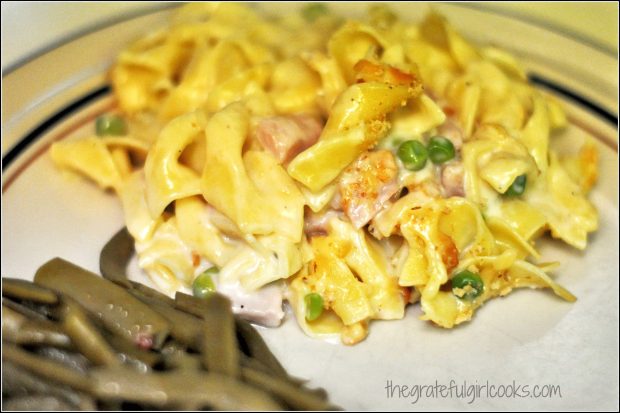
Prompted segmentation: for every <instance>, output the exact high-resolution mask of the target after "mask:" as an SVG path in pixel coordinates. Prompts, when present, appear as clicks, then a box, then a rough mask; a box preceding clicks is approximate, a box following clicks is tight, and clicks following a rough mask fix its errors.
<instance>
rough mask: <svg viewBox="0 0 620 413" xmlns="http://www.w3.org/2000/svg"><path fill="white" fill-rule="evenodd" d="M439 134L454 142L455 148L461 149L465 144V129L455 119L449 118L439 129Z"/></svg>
mask: <svg viewBox="0 0 620 413" xmlns="http://www.w3.org/2000/svg"><path fill="white" fill-rule="evenodd" d="M437 134H439V135H441V136H443V137H445V138H446V139H448V140H449V141H450V142H452V144H453V145H454V149H456V150H457V151H460V150H461V147H462V146H463V130H462V129H461V127H460V126H459V124H458V123H457V122H456V121H455V120H453V119H451V118H447V119H446V121H445V122H444V123H443V124H442V125H441V126H439V128H438V129H437Z"/></svg>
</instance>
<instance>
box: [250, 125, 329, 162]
mask: <svg viewBox="0 0 620 413" xmlns="http://www.w3.org/2000/svg"><path fill="white" fill-rule="evenodd" d="M322 130H323V125H322V124H321V122H320V121H319V120H318V119H316V118H314V117H312V116H308V115H294V116H273V117H269V118H264V119H261V120H260V121H259V123H258V126H257V128H256V138H257V139H258V141H259V142H260V143H261V145H262V146H263V147H264V148H265V149H267V150H269V151H270V152H271V153H272V154H273V156H275V158H276V159H277V160H278V162H280V163H287V162H289V161H290V160H292V159H293V158H294V157H295V156H297V155H298V154H299V153H301V152H303V151H304V150H306V149H307V148H309V147H310V146H312V145H314V144H315V143H316V141H317V140H318V139H319V136H320V135H321V131H322Z"/></svg>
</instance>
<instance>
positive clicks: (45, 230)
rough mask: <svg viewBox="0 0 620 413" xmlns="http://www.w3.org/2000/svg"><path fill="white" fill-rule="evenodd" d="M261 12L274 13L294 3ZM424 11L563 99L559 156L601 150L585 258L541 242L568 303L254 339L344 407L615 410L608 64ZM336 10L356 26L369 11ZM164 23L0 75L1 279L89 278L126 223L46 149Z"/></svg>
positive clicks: (155, 15)
mask: <svg viewBox="0 0 620 413" xmlns="http://www.w3.org/2000/svg"><path fill="white" fill-rule="evenodd" d="M259 7H266V8H269V9H270V10H272V11H276V12H282V11H284V9H288V8H293V7H297V6H296V5H293V4H284V5H278V6H275V5H261V6H259ZM433 7H434V8H435V9H437V10H438V11H439V12H441V13H443V14H444V15H446V16H447V17H448V19H449V20H450V21H451V22H452V23H453V24H454V25H455V26H456V27H457V28H458V29H459V30H461V32H462V33H463V34H464V35H465V36H466V37H469V38H471V39H472V40H474V41H476V42H481V43H485V44H488V43H494V44H497V45H499V46H501V47H503V48H506V49H508V50H510V51H512V52H513V53H514V54H516V55H517V56H518V57H519V58H520V59H521V60H522V61H523V62H524V64H525V65H526V67H527V69H528V73H529V74H530V76H531V79H532V80H533V81H535V82H536V83H537V84H539V85H540V86H541V87H542V88H545V89H547V90H549V91H550V92H551V93H553V94H555V95H556V96H557V97H558V98H560V99H562V100H563V101H564V103H565V105H566V108H567V113H568V117H569V123H570V125H569V126H568V128H567V129H566V130H565V131H563V132H561V133H559V134H558V135H557V136H555V137H553V145H555V146H557V147H559V148H561V149H563V148H570V147H572V146H575V145H577V144H578V143H579V142H580V141H581V140H582V139H583V137H584V136H585V135H590V136H592V137H594V138H596V141H597V145H598V147H599V150H600V155H601V159H600V177H599V181H598V184H597V186H596V187H595V189H594V191H593V193H592V195H591V199H592V200H593V202H594V204H595V205H596V207H597V209H598V211H599V214H600V229H599V231H598V232H596V233H595V234H593V235H592V236H591V237H590V244H589V246H588V249H587V250H586V251H585V252H583V253H580V252H577V251H575V250H572V249H570V248H568V247H566V246H564V245H562V244H560V243H559V242H555V241H553V240H551V239H544V240H543V241H542V244H543V245H542V250H543V251H542V252H543V256H544V257H545V258H546V259H548V260H558V261H560V262H561V264H562V265H561V267H560V268H559V269H558V270H557V271H556V274H557V280H558V281H559V282H560V283H561V284H562V285H564V286H565V287H566V288H568V289H569V290H570V291H571V292H573V293H574V294H575V295H576V296H577V297H578V301H577V302H576V303H574V304H569V303H566V302H564V301H562V300H560V299H558V298H556V297H555V296H553V294H552V293H550V292H546V291H540V290H538V291H533V290H520V291H517V292H515V293H513V294H511V295H509V296H508V297H505V298H500V299H496V300H492V301H491V302H489V303H488V304H486V305H485V306H484V307H483V308H482V309H480V310H479V311H478V312H477V313H476V315H475V316H474V319H473V320H472V322H470V323H467V324H465V325H462V326H460V327H458V328H455V329H453V330H443V329H441V328H438V327H434V326H432V325H430V324H428V323H426V322H422V321H420V320H418V317H419V316H420V315H421V310H420V308H419V306H410V307H409V308H408V310H407V314H406V317H405V319H404V320H400V321H389V322H386V321H375V322H373V323H372V324H371V328H370V330H371V331H370V335H369V336H368V338H367V339H366V340H365V341H364V342H362V343H360V344H358V345H356V346H354V347H346V346H343V345H339V344H330V343H326V342H322V341H318V340H313V339H310V338H308V337H306V336H304V335H303V333H302V332H301V330H300V329H299V328H298V326H297V324H296V322H295V321H294V320H293V319H292V317H290V315H289V317H288V320H287V321H286V322H285V323H284V325H283V326H282V327H280V328H277V329H266V328H261V329H260V332H261V334H262V335H263V337H264V338H265V340H266V341H267V343H268V344H269V345H270V347H271V348H272V349H273V351H274V353H275V354H276V356H277V357H278V358H279V359H280V360H281V361H282V363H283V364H284V365H285V367H286V368H288V369H289V370H290V371H291V372H292V373H293V374H295V375H297V376H300V377H303V378H305V379H308V380H309V384H310V385H311V386H322V387H325V388H326V389H328V391H329V393H330V397H331V399H332V401H333V402H335V403H337V404H339V405H340V406H342V407H344V408H346V409H364V410H378V409H380V410H411V409H425V410H428V409H432V410H456V409H459V410H461V409H462V410H470V409H476V410H479V409H519V410H529V409H545V410H564V409H571V410H573V409H578V410H580V409H616V410H617V408H618V176H617V171H618V154H617V147H618V144H617V142H618V132H617V112H618V102H617V92H618V83H617V81H618V79H617V76H616V75H617V65H618V61H617V57H616V56H613V55H609V54H607V53H606V52H605V51H604V50H599V49H596V48H595V47H592V46H591V45H587V44H584V43H581V42H580V41H578V40H577V39H573V38H569V37H566V36H564V35H562V34H559V33H556V32H553V31H552V30H549V29H547V28H545V27H541V26H537V25H533V24H531V23H528V22H525V21H521V20H517V19H515V18H511V17H510V16H506V15H498V14H493V13H491V12H485V11H482V10H479V9H476V8H472V7H470V6H469V5H467V4H458V5H448V4H435V5H434V6H433ZM333 8H335V9H338V10H339V11H340V12H342V13H345V14H352V15H355V14H357V13H360V12H361V11H362V10H363V9H364V6H360V7H357V6H355V7H354V6H350V5H346V6H345V5H344V4H339V3H334V4H333ZM394 8H395V9H396V10H397V11H398V12H399V13H400V14H402V15H403V16H404V18H406V19H411V20H412V21H418V20H419V19H420V18H421V17H422V16H423V15H424V14H425V13H426V11H427V10H428V6H426V5H420V4H417V3H416V4H415V5H413V4H400V3H399V4H394ZM168 13H169V11H167V10H163V11H162V10H160V11H155V12H149V13H146V14H144V15H141V16H134V17H133V18H131V19H129V20H121V21H118V22H116V23H111V24H110V25H109V26H107V27H104V28H98V29H97V30H94V31H92V32H90V33H86V34H82V35H81V36H80V37H78V38H75V39H73V40H71V41H69V42H67V43H65V44H63V45H61V46H59V47H57V48H55V49H54V50H51V51H49V52H47V53H45V54H43V55H40V56H38V57H36V58H34V59H32V60H30V61H29V62H27V63H25V64H24V65H22V66H19V67H17V68H14V69H13V70H12V71H10V72H9V73H5V74H4V75H3V91H2V93H3V96H2V97H3V109H2V111H3V112H2V113H3V121H2V122H3V123H2V125H3V126H2V127H3V142H2V156H3V170H2V194H3V196H2V241H3V242H2V265H1V266H2V275H3V276H9V277H21V278H28V279H31V278H32V277H33V275H34V272H35V271H36V269H37V268H38V267H39V266H40V265H41V264H43V263H44V262H45V261H47V260H49V259H51V258H53V257H56V256H60V257H63V258H65V259H68V260H70V261H73V262H75V263H76V264H78V265H81V266H83V267H85V268H87V269H89V270H92V271H95V272H98V256H99V252H100V250H101V248H102V246H103V245H104V243H105V242H106V241H107V240H108V239H109V238H110V237H111V236H112V235H113V234H114V233H115V232H116V231H117V230H118V229H119V228H120V227H122V225H123V217H122V211H121V208H120V204H119V202H118V201H117V199H116V198H115V196H114V195H113V194H111V193H105V192H102V191H100V190H99V189H98V188H96V187H95V186H94V185H92V184H90V183H88V182H87V181H85V180H83V179H80V178H77V177H75V176H72V175H67V174H65V173H62V172H60V171H59V170H57V169H56V168H55V167H54V166H53V164H52V162H51V160H50V158H49V156H48V153H47V149H48V148H49V145H50V144H51V143H52V142H54V141H57V140H60V139H72V138H75V137H78V136H81V135H84V134H88V133H92V131H93V120H94V119H95V118H96V117H97V116H99V115H100V114H102V113H105V112H107V111H109V110H110V109H112V108H113V107H114V105H115V103H114V100H113V98H112V96H111V93H110V88H109V86H108V85H107V82H106V75H105V73H106V68H107V67H109V65H110V63H111V62H112V59H113V57H114V56H115V55H116V54H117V53H118V51H119V50H121V48H122V47H123V46H124V45H125V44H126V43H127V42H128V41H130V40H131V39H134V38H136V37H137V36H139V35H140V34H142V33H144V31H145V27H148V28H153V27H157V26H161V25H163V24H165V22H166V18H167V16H168ZM489 28H492V30H489ZM491 35H492V36H491Z"/></svg>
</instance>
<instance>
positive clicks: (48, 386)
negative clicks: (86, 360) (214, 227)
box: [2, 358, 95, 411]
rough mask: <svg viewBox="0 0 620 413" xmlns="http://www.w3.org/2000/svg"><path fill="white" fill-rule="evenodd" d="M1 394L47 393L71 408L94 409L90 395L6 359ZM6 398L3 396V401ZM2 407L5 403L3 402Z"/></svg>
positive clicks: (25, 394) (3, 367)
mask: <svg viewBox="0 0 620 413" xmlns="http://www.w3.org/2000/svg"><path fill="white" fill-rule="evenodd" d="M2 394H3V396H5V395H8V396H17V397H19V396H29V397H31V396H32V395H33V394H47V395H52V396H55V397H59V398H61V399H63V400H65V401H66V402H67V403H69V404H71V405H72V406H73V407H72V408H71V410H76V409H78V410H87V411H89V410H90V411H92V410H94V409H95V403H94V401H93V400H92V398H91V397H89V396H87V395H85V394H84V393H81V392H78V391H76V390H75V389H72V388H71V387H68V386H65V385H62V384H58V383H55V382H53V381H50V380H47V379H45V378H43V377H41V376H38V375H37V374H34V373H32V372H30V371H28V370H26V369H24V368H22V367H20V366H18V365H16V364H14V363H12V362H10V361H8V360H5V359H4V358H3V360H2ZM4 401H6V398H3V402H4ZM2 407H3V408H5V405H4V403H3V405H2Z"/></svg>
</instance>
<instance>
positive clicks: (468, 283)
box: [451, 270, 484, 300]
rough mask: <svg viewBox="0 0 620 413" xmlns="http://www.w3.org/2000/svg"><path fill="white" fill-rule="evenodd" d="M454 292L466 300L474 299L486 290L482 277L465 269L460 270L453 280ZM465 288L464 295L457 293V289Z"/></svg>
mask: <svg viewBox="0 0 620 413" xmlns="http://www.w3.org/2000/svg"><path fill="white" fill-rule="evenodd" d="M451 283H452V292H453V293H454V295H456V296H457V297H459V298H461V299H464V300H473V299H474V298H476V297H478V296H479V295H480V294H482V293H483V292H484V282H483V281H482V278H480V276H479V275H478V274H476V273H473V272H471V271H467V270H463V271H460V272H458V273H457V274H456V275H454V277H452V280H451ZM457 288H458V289H461V290H464V293H462V295H459V294H456V293H455V292H454V290H455V289H457Z"/></svg>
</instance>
